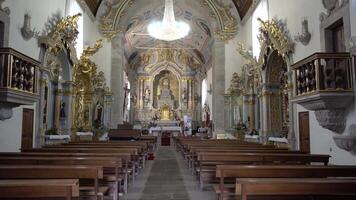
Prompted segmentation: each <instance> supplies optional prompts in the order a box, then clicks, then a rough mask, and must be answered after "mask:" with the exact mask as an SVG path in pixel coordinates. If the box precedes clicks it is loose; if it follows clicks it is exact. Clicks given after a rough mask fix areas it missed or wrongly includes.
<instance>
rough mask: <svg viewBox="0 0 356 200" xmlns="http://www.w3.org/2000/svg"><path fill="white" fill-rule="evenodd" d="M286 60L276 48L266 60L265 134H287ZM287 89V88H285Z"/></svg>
mask: <svg viewBox="0 0 356 200" xmlns="http://www.w3.org/2000/svg"><path fill="white" fill-rule="evenodd" d="M286 73H287V66H286V62H285V60H284V59H283V57H282V56H281V55H279V54H278V52H277V51H276V50H274V51H271V52H270V55H269V56H268V59H267V60H266V82H265V87H266V88H267V89H266V90H268V91H269V94H270V95H267V96H266V99H265V101H266V105H267V106H266V112H267V134H268V135H269V136H284V137H287V136H288V132H289V96H288V89H287V87H288V77H287V75H286ZM286 89H287V90H286Z"/></svg>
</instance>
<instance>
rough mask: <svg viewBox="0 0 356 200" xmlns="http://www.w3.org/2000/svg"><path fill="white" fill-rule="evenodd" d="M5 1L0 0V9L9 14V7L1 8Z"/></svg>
mask: <svg viewBox="0 0 356 200" xmlns="http://www.w3.org/2000/svg"><path fill="white" fill-rule="evenodd" d="M4 2H5V0H0V11H3V12H5V13H6V14H7V15H10V13H11V12H10V9H9V8H8V7H5V8H3V7H2V4H3V3H4Z"/></svg>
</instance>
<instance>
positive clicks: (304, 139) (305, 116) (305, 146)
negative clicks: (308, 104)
mask: <svg viewBox="0 0 356 200" xmlns="http://www.w3.org/2000/svg"><path fill="white" fill-rule="evenodd" d="M299 146H300V150H301V151H303V152H307V153H309V152H310V127H309V112H300V113H299Z"/></svg>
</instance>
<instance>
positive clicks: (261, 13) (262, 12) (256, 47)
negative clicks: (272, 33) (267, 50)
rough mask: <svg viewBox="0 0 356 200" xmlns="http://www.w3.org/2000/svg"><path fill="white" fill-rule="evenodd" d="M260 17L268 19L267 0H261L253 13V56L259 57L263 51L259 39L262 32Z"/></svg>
mask: <svg viewBox="0 0 356 200" xmlns="http://www.w3.org/2000/svg"><path fill="white" fill-rule="evenodd" d="M258 18H260V19H262V20H264V21H265V20H268V2H267V0H261V2H260V3H259V4H258V6H257V7H256V10H255V11H254V12H253V15H252V48H253V56H254V57H256V58H257V59H258V57H259V55H260V51H261V46H260V42H259V41H258V35H259V33H260V30H259V29H260V22H259V21H258Z"/></svg>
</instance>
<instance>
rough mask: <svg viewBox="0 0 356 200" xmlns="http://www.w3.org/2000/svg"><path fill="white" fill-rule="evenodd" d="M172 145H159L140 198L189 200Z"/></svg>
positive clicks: (148, 199) (143, 199) (150, 199)
mask: <svg viewBox="0 0 356 200" xmlns="http://www.w3.org/2000/svg"><path fill="white" fill-rule="evenodd" d="M174 151H175V150H174V149H173V148H172V147H164V146H161V147H159V149H158V151H157V155H156V160H155V161H154V163H153V166H152V169H151V171H150V175H149V177H148V179H147V182H146V185H145V189H144V191H143V193H142V196H141V198H140V200H169V199H173V200H189V195H188V193H187V190H186V188H185V186H184V180H183V177H182V175H181V173H180V170H179V165H178V161H177V158H176V155H175V152H174Z"/></svg>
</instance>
